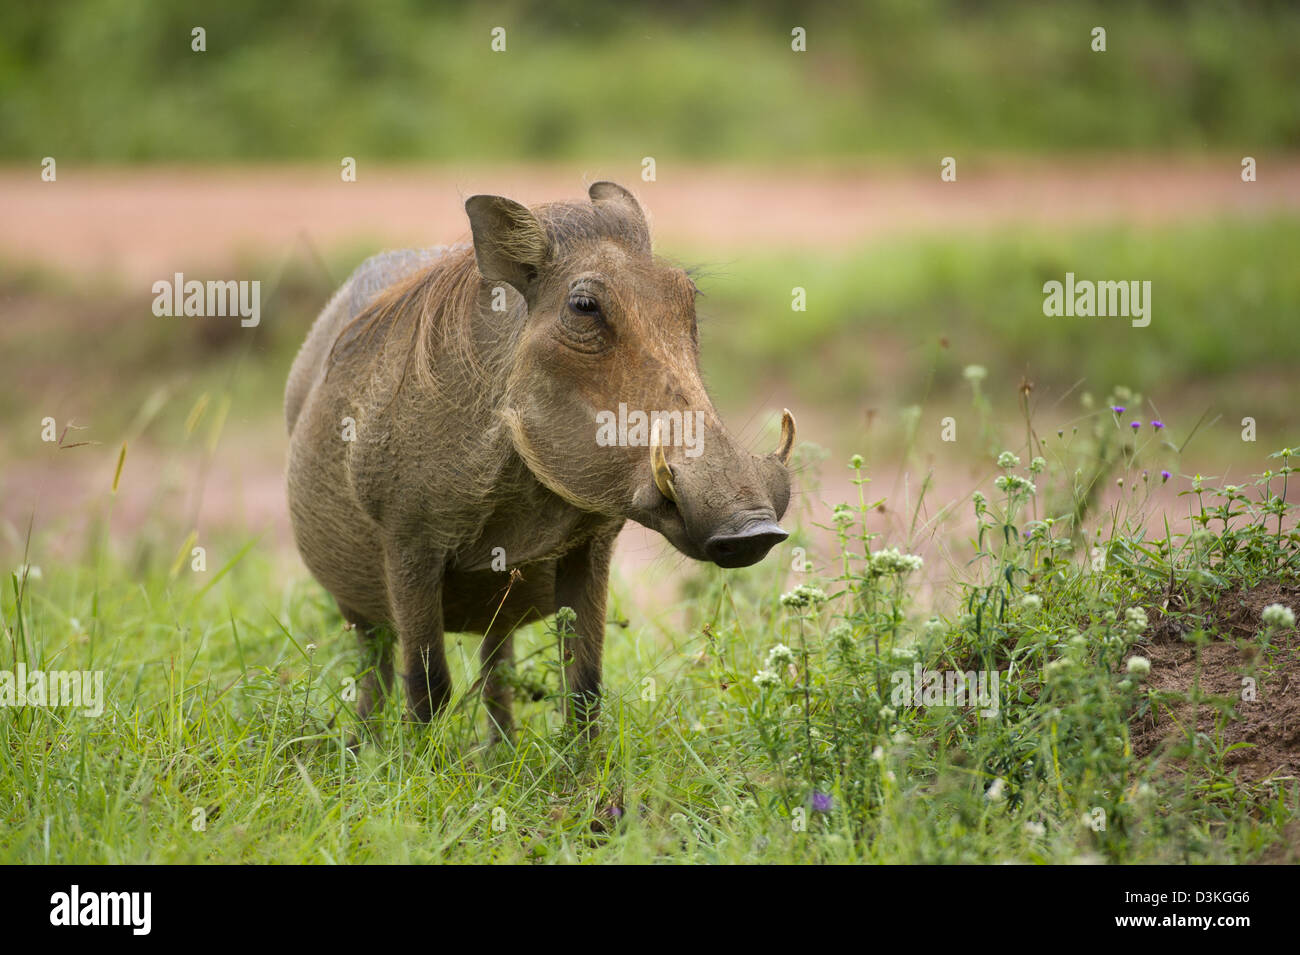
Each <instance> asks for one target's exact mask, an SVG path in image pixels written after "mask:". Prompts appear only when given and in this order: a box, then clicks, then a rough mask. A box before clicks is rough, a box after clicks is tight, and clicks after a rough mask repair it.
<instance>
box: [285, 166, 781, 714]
mask: <svg viewBox="0 0 1300 955" xmlns="http://www.w3.org/2000/svg"><path fill="white" fill-rule="evenodd" d="M591 198H592V201H591V202H583V203H563V204H561V203H557V204H553V205H551V206H543V207H539V208H538V209H536V210H534V212H532V213H530V212H529V211H528V210H526V209H524V207H522V206H518V205H517V204H515V203H511V202H510V201H509V200H505V199H499V198H496V197H486V196H477V197H474V198H473V199H471V200H469V202H468V203H467V210H468V211H469V214H470V221H471V225H472V226H473V230H474V245H473V247H472V248H470V247H466V248H450V249H430V250H425V251H411V252H396V253H386V254H384V255H380V256H376V257H375V258H372V259H370V260H368V261H367V262H365V263H364V264H363V265H362V266H361V267H360V268H358V269H357V271H356V272H355V273H354V274H353V275H352V276H351V278H349V279H348V281H347V283H346V284H344V286H343V287H342V289H340V290H339V292H338V294H336V295H335V297H334V299H333V300H332V301H331V302H330V303H329V305H328V306H327V307H326V308H325V310H324V311H323V312H322V313H321V315H320V317H319V318H318V319H317V321H316V324H315V325H314V326H313V328H312V330H311V333H310V334H309V336H308V338H307V341H306V343H305V344H304V345H303V348H302V350H301V352H300V353H299V355H298V358H297V360H296V361H295V362H294V366H293V370H292V372H291V373H290V376H289V384H288V389H287V392H286V399H285V412H286V418H287V421H288V426H289V433H290V450H289V469H288V483H289V503H290V512H291V516H292V519H293V527H294V534H295V537H296V539H297V542H298V547H299V550H300V551H301V553H302V556H303V559H304V561H305V562H306V563H307V566H308V567H309V568H310V569H311V571H312V573H313V574H314V575H315V576H316V578H317V579H318V580H319V581H320V582H321V584H322V585H324V587H325V588H326V589H327V590H328V591H329V592H330V593H331V594H333V596H334V597H335V599H336V600H337V601H338V604H339V607H340V609H341V611H342V613H343V615H344V617H345V618H346V619H347V620H349V621H351V622H352V623H354V624H356V625H357V627H358V629H359V631H360V635H361V639H362V642H363V646H364V647H369V645H370V639H369V638H370V636H371V634H372V633H373V632H374V631H375V630H376V629H377V628H379V627H381V626H389V627H391V628H393V629H394V630H396V632H397V635H398V637H399V638H400V643H401V645H402V649H403V653H404V668H405V671H406V673H405V679H406V686H407V695H408V704H409V707H410V709H411V712H412V713H413V715H415V716H416V717H417V718H422V719H427V718H428V717H429V716H430V715H432V713H433V712H434V711H435V710H436V709H437V708H438V707H439V706H441V705H442V704H443V703H445V702H446V699H447V697H448V695H449V692H450V678H449V675H448V672H447V667H446V662H445V659H444V657H443V650H442V634H443V631H444V630H451V631H469V632H477V633H486V634H488V636H487V638H486V639H485V640H484V644H483V651H482V653H483V662H484V666H485V671H486V679H485V682H484V692H485V697H486V699H487V704H488V711H489V714H490V716H491V718H492V719H493V722H494V724H495V725H496V727H497V729H498V730H499V731H508V730H509V728H510V709H509V689H508V687H507V686H506V685H505V683H504V682H503V681H502V680H501V679H500V673H499V671H498V669H497V665H498V664H501V663H507V664H508V661H509V659H510V652H511V650H510V633H511V631H512V630H513V629H514V628H515V627H516V626H518V625H520V624H522V623H525V622H527V621H530V620H535V619H537V618H539V617H543V616H546V615H548V614H551V613H553V612H554V611H555V610H556V608H557V607H560V606H569V607H572V608H573V609H574V610H575V611H576V613H577V622H576V624H575V633H574V637H573V639H571V640H568V641H566V655H567V657H568V659H567V660H566V663H567V665H566V674H567V683H568V688H569V690H570V692H571V693H573V694H575V695H576V696H575V699H576V700H577V701H578V703H579V706H578V714H579V715H580V716H588V717H589V716H590V715H592V713H593V712H594V705H595V702H596V700H597V698H598V694H599V683H600V657H601V647H602V642H603V637H604V621H605V595H606V588H607V584H608V571H609V560H610V554H611V550H612V547H613V542H614V539H615V537H616V536H617V534H618V532H619V529H620V528H621V527H622V526H623V524H624V522H625V521H626V520H627V519H628V518H633V519H636V520H638V521H640V522H642V523H645V524H647V525H648V526H651V527H654V528H656V529H658V530H660V531H661V532H662V533H664V534H665V536H667V537H668V538H669V539H670V540H671V541H672V542H673V543H674V544H675V545H677V546H678V548H679V549H681V550H683V551H684V552H686V553H687V554H689V555H690V556H694V557H703V558H707V559H713V560H715V561H717V562H719V563H722V564H724V565H726V566H738V565H740V564H743V563H752V562H753V561H754V560H756V559H759V558H761V556H762V554H763V553H765V552H766V550H767V549H768V548H769V547H770V546H772V544H773V543H775V542H776V541H777V540H779V539H781V538H782V537H784V532H783V531H781V530H780V528H777V527H776V526H775V521H776V520H778V519H779V518H780V516H781V514H782V513H783V512H784V510H785V506H786V502H787V500H788V497H789V482H788V477H787V475H786V472H785V469H784V466H783V465H784V458H785V456H786V455H788V452H789V443H790V441H791V440H792V439H793V432H792V428H793V426H792V424H789V425H788V430H789V432H790V433H789V434H788V436H785V437H784V445H783V448H782V449H781V454H780V455H779V456H776V457H773V456H769V457H768V458H765V459H758V458H753V457H752V456H750V455H747V454H743V453H741V452H739V451H738V450H737V449H736V448H735V446H734V444H733V443H732V442H731V439H730V438H729V437H728V436H727V435H726V432H725V431H724V430H723V429H722V425H721V423H720V421H718V418H717V415H716V413H715V412H714V409H713V407H712V404H711V403H710V402H709V399H708V396H707V394H706V393H705V391H704V388H703V386H702V384H701V383H700V381H699V376H698V368H697V365H696V352H695V335H694V302H693V287H692V286H691V284H690V282H689V280H688V279H686V277H685V275H684V274H683V273H681V272H680V271H679V270H676V269H672V268H670V267H668V266H665V265H662V264H660V263H659V262H658V261H657V260H655V259H653V258H652V257H651V255H650V250H649V235H648V231H647V230H646V229H645V225H644V219H643V217H642V215H641V212H640V209H639V207H638V206H637V205H636V203H635V200H633V199H632V198H631V196H630V194H628V193H626V192H625V191H624V190H622V189H621V188H620V187H617V186H613V185H612V184H608V183H598V184H597V185H596V186H593V187H592V195H591ZM494 304H495V305H497V306H498V308H497V309H496V310H494V308H493V305H494ZM620 402H627V403H628V404H629V405H630V406H633V407H637V408H646V409H663V410H687V409H690V410H694V411H699V412H701V415H700V418H701V420H702V421H703V431H704V437H705V441H706V442H707V443H705V444H703V445H702V447H703V453H702V454H701V455H700V456H699V457H698V459H689V458H686V457H683V456H682V455H680V454H677V453H675V452H677V451H678V450H679V449H676V448H671V447H663V448H660V447H659V446H656V447H654V448H652V449H650V453H647V451H646V449H645V448H637V447H630V448H629V447H606V446H601V445H598V443H597V441H596V432H597V429H596V414H597V412H599V411H601V410H603V409H612V408H617V407H618V405H619V403H620ZM656 437H658V434H657V433H656ZM670 459H672V460H673V461H674V463H672V464H670V463H669V460H670ZM507 569H508V570H512V571H513V570H518V571H519V574H518V575H512V574H510V573H506V572H503V571H504V570H507ZM503 598H504V602H503ZM379 644H380V646H378V647H376V648H375V649H376V650H378V652H379V655H378V660H377V665H376V667H375V668H374V670H373V671H372V672H371V673H370V674H369V675H368V676H367V678H366V679H365V680H363V683H362V697H361V701H360V710H361V712H362V715H363V716H364V715H367V714H369V712H370V710H371V708H372V707H373V705H374V704H375V702H376V701H377V693H378V692H379V691H380V690H381V689H384V690H386V689H387V685H388V683H389V682H390V681H391V677H392V669H393V666H392V660H391V657H390V656H389V655H388V652H387V650H386V647H387V642H386V641H379Z"/></svg>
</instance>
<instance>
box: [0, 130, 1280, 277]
mask: <svg viewBox="0 0 1300 955" xmlns="http://www.w3.org/2000/svg"><path fill="white" fill-rule="evenodd" d="M1239 163H1240V157H1231V156H1227V157H1218V158H1217V159H1215V160H1210V159H1205V160H1194V161H1189V160H1186V159H1153V158H1143V159H1130V158H1124V159H1109V160H1100V161H1098V160H1091V161H1088V162H1080V161H1076V160H1072V159H1061V160H1053V161H1047V160H1034V161H1020V160H1017V161H1015V162H1009V161H1003V162H999V163H996V164H989V165H986V166H983V167H981V166H980V165H978V164H977V163H976V162H975V161H973V160H972V161H970V162H967V163H963V164H960V165H959V167H958V181H957V182H953V183H943V182H940V181H939V175H938V162H937V160H936V162H935V164H934V169H933V170H929V169H927V170H925V171H924V172H918V171H912V170H908V169H906V168H902V167H899V166H863V167H854V168H849V167H845V166H837V167H805V168H790V169H779V170H778V169H761V168H759V169H732V168H726V167H716V166H707V167H687V168H681V167H673V166H671V165H669V164H666V163H665V164H661V165H660V167H659V176H658V181H656V182H653V183H647V182H642V181H641V179H640V174H639V166H635V165H632V164H624V165H613V164H611V165H606V166H595V167H586V166H579V165H576V164H570V165H553V166H545V167H482V166H475V167H473V168H470V167H453V166H445V167H432V168H428V167H410V166H403V167H382V168H381V167H368V166H366V165H364V164H363V165H362V166H361V167H360V169H359V173H358V181H357V182H354V183H344V182H342V181H341V179H340V177H339V170H338V168H337V167H334V166H331V165H330V164H328V163H322V164H321V165H319V166H310V167H308V166H293V167H284V166H274V167H249V168H237V169H236V168H190V167H170V166H164V167H132V168H129V169H127V168H123V169H117V168H98V167H95V168H78V167H77V166H76V165H74V164H72V163H70V162H65V163H62V164H61V165H60V166H59V167H58V174H59V178H58V181H57V182H53V183H49V182H42V181H41V180H40V177H39V169H38V168H37V167H35V166H33V167H31V168H22V169H18V168H14V167H8V168H4V169H0V221H3V222H5V224H6V226H7V228H6V229H4V230H3V232H0V259H3V260H5V261H8V262H25V263H33V264H39V265H44V266H48V267H52V268H56V269H60V270H73V269H75V270H78V271H89V272H94V273H102V274H106V275H111V276H116V277H119V278H120V279H121V280H123V281H128V282H139V281H150V282H152V281H154V280H156V279H158V278H159V277H163V276H170V275H171V274H172V273H173V272H175V271H177V270H180V271H184V270H185V269H198V268H203V267H207V268H212V267H217V266H222V265H226V264H229V263H231V262H232V260H233V259H234V258H235V257H236V256H240V255H257V254H270V255H272V256H282V255H284V254H286V253H287V252H288V251H289V250H290V249H291V248H293V247H295V246H296V245H297V244H299V243H301V242H302V241H303V240H304V239H306V240H309V241H310V242H311V243H312V244H314V245H315V246H316V247H317V248H329V247H332V246H334V245H336V244H340V243H365V242H378V243H382V244H387V245H434V244H438V243H442V242H448V241H453V240H456V239H457V238H460V237H463V236H464V235H465V234H466V232H467V229H466V223H465V215H464V210H463V208H462V202H463V198H464V197H465V196H469V195H472V194H474V193H476V192H497V193H501V194H505V195H509V196H512V197H514V198H517V199H520V200H521V201H524V202H530V203H531V202H538V201H544V200H548V199H556V198H562V197H568V196H573V195H575V194H577V192H578V190H579V189H580V188H581V186H582V184H583V183H584V182H590V181H593V180H596V179H599V178H613V179H618V180H620V181H622V182H625V183H627V184H629V185H631V186H632V187H633V188H635V189H636V191H637V192H638V194H639V195H640V196H641V197H642V199H643V201H644V204H645V205H646V207H647V208H648V209H649V210H650V213H651V215H652V217H653V225H654V228H655V233H656V236H657V238H658V240H659V243H660V246H661V247H662V248H674V247H682V248H688V249H693V250H708V251H709V252H710V254H711V255H718V256H725V255H727V254H729V253H730V252H732V251H734V250H739V249H743V248H752V247H755V246H764V247H803V248H807V247H813V248H841V247H843V246H845V245H851V244H852V243H854V242H858V241H863V240H867V239H872V238H880V237H882V236H890V235H897V234H903V233H909V232H925V231H930V232H934V231H953V230H959V231H978V230H982V229H989V228H994V227H999V226H1008V225H1016V224H1025V225H1035V226H1042V227H1048V228H1051V227H1055V226H1063V227H1064V226H1075V225H1079V224H1084V223H1102V222H1110V221H1123V222H1132V223H1135V224H1145V223H1155V222H1169V221H1179V220H1186V219H1193V218H1199V217H1204V216H1209V215H1212V214H1229V215H1241V216H1252V215H1264V214H1268V213H1271V212H1279V211H1283V210H1291V211H1295V210H1298V209H1300V157H1286V158H1280V159H1272V160H1270V159H1267V158H1265V159H1262V160H1261V164H1260V167H1259V181H1258V182H1255V183H1249V184H1247V183H1243V182H1242V181H1241V178H1240V165H1239Z"/></svg>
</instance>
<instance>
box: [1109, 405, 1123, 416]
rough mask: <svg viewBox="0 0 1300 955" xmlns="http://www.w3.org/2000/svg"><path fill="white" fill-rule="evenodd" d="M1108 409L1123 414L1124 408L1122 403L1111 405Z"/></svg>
mask: <svg viewBox="0 0 1300 955" xmlns="http://www.w3.org/2000/svg"><path fill="white" fill-rule="evenodd" d="M1110 410H1111V411H1113V412H1115V414H1123V413H1124V410H1125V409H1124V406H1123V405H1111V406H1110Z"/></svg>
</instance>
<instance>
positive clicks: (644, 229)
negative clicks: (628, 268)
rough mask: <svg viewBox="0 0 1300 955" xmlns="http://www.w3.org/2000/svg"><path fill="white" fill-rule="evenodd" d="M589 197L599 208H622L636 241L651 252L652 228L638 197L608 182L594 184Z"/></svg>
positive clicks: (588, 193) (588, 192) (588, 191)
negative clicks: (605, 205)
mask: <svg viewBox="0 0 1300 955" xmlns="http://www.w3.org/2000/svg"><path fill="white" fill-rule="evenodd" d="M587 195H588V196H590V197H591V201H592V202H593V203H595V204H596V205H598V206H599V205H604V204H606V203H608V204H610V205H616V206H620V207H621V208H622V209H623V212H624V215H625V216H626V217H627V219H628V222H629V224H630V225H631V227H632V231H633V233H634V234H635V238H636V240H637V241H638V242H639V243H640V244H641V245H642V246H644V248H645V250H646V251H647V252H648V251H650V226H649V225H648V224H647V223H646V220H645V212H644V210H642V208H641V203H639V202H637V201H636V196H634V195H632V193H630V192H628V191H627V190H626V189H624V188H623V187H622V186H620V185H619V184H618V183H616V182H609V181H608V180H601V181H600V182H593V183H592V184H591V186H590V187H589V188H588V189H587Z"/></svg>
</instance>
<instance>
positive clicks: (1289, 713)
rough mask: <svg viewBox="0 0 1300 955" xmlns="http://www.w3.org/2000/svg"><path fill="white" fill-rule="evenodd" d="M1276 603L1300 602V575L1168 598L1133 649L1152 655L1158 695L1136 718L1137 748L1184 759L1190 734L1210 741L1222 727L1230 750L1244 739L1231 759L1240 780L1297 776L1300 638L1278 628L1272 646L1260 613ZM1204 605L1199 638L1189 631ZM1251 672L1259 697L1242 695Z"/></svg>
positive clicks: (1152, 682)
mask: <svg viewBox="0 0 1300 955" xmlns="http://www.w3.org/2000/svg"><path fill="white" fill-rule="evenodd" d="M1274 603H1280V604H1283V605H1285V606H1288V607H1291V608H1292V609H1295V608H1296V607H1300V584H1297V583H1292V582H1277V581H1269V582H1265V583H1263V584H1261V585H1259V586H1258V587H1255V588H1254V589H1251V590H1234V591H1231V592H1229V593H1225V594H1222V595H1221V596H1220V597H1219V599H1218V600H1217V602H1215V603H1214V604H1212V605H1209V606H1200V605H1193V606H1187V605H1186V604H1185V603H1184V602H1183V600H1182V598H1180V597H1178V596H1175V597H1173V598H1171V600H1170V607H1169V610H1170V611H1171V612H1169V613H1166V614H1165V615H1164V616H1162V617H1161V618H1160V619H1159V621H1158V622H1157V624H1156V625H1155V627H1154V628H1153V630H1152V634H1151V636H1150V639H1149V641H1148V642H1147V643H1146V644H1145V645H1143V646H1141V647H1139V648H1138V649H1137V651H1136V652H1135V655H1141V656H1146V657H1147V658H1149V659H1150V661H1151V675H1150V677H1149V678H1148V680H1147V685H1148V687H1149V688H1150V689H1153V690H1155V691H1157V693H1158V694H1160V699H1161V703H1160V705H1159V706H1156V707H1153V708H1152V709H1151V710H1149V711H1148V712H1146V713H1143V714H1142V715H1140V716H1138V717H1136V718H1135V719H1134V720H1133V723H1132V727H1131V732H1132V742H1133V751H1134V753H1135V754H1136V755H1137V756H1139V757H1143V758H1145V757H1148V756H1153V755H1155V756H1165V757H1167V758H1168V759H1169V760H1170V762H1171V765H1173V766H1175V767H1178V766H1182V765H1184V764H1185V756H1186V750H1187V746H1188V740H1189V737H1190V736H1191V735H1192V734H1193V733H1204V734H1205V735H1206V737H1208V738H1209V739H1210V740H1215V739H1216V738H1220V734H1221V742H1220V743H1219V745H1220V746H1221V747H1222V748H1223V749H1227V748H1228V747H1231V746H1233V745H1235V744H1238V743H1241V744H1245V745H1243V746H1240V747H1238V748H1236V749H1233V750H1232V751H1231V752H1229V753H1228V754H1227V756H1226V757H1225V759H1224V766H1225V769H1226V770H1227V771H1228V772H1229V773H1230V774H1235V775H1236V776H1237V777H1238V778H1239V779H1241V780H1242V781H1244V782H1249V783H1258V782H1262V781H1264V780H1276V779H1283V778H1289V779H1295V778H1300V652H1297V651H1298V649H1300V639H1298V638H1297V633H1296V631H1295V630H1294V629H1292V630H1290V631H1284V632H1282V633H1280V634H1275V635H1274V636H1273V637H1272V638H1271V640H1272V645H1273V651H1272V652H1265V650H1264V646H1263V641H1262V639H1261V638H1260V636H1259V634H1260V633H1261V632H1262V631H1263V629H1264V625H1263V622H1262V621H1261V619H1260V614H1261V612H1262V611H1263V609H1264V608H1265V607H1266V606H1268V605H1269V604H1274ZM1183 610H1186V612H1179V611H1183ZM1201 613H1204V615H1205V629H1206V630H1207V631H1209V632H1211V634H1212V635H1211V636H1210V638H1209V640H1208V642H1207V643H1204V644H1202V645H1201V646H1199V647H1198V646H1197V645H1196V644H1195V643H1194V642H1190V641H1189V640H1187V639H1186V638H1187V637H1188V636H1190V635H1191V634H1192V633H1193V632H1194V630H1195V629H1196V626H1195V625H1194V624H1193V623H1192V622H1191V621H1192V619H1194V618H1195V617H1196V616H1197V615H1199V614H1201ZM1189 618H1190V619H1189ZM1245 680H1254V681H1255V686H1254V699H1253V700H1252V699H1243V687H1244V686H1245V684H1244V682H1243V681H1245ZM1245 695H1247V696H1248V695H1249V694H1245ZM1197 696H1199V698H1200V702H1199V705H1198V704H1197V703H1195V702H1194V698H1195V697H1197ZM1220 724H1222V725H1221V726H1220Z"/></svg>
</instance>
